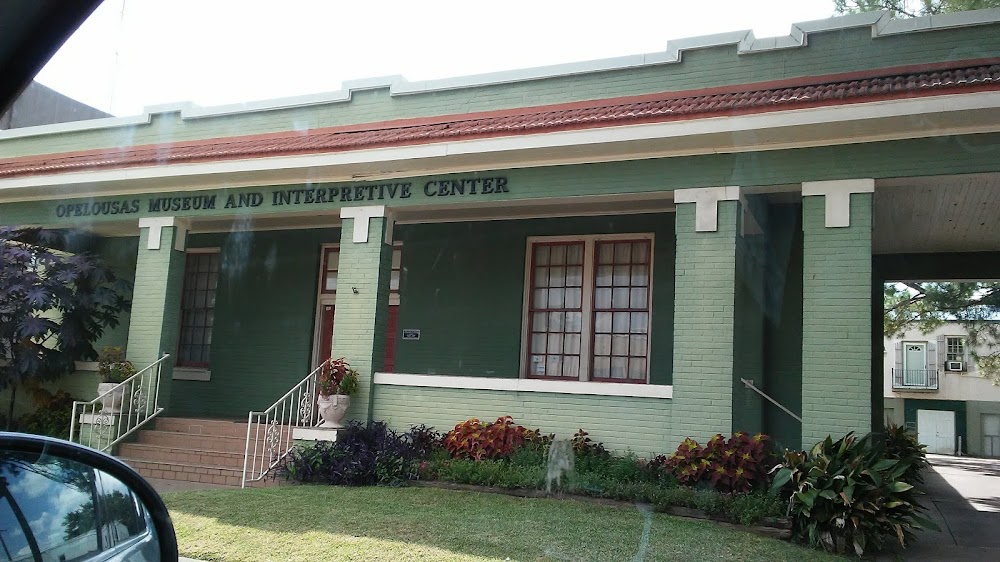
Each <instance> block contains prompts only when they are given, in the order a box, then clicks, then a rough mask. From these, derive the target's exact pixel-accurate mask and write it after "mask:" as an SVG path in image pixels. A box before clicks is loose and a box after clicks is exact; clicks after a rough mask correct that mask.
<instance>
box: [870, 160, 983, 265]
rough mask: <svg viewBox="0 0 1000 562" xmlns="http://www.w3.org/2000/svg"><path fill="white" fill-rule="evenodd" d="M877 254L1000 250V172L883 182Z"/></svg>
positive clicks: (877, 203) (874, 245) (874, 242)
mask: <svg viewBox="0 0 1000 562" xmlns="http://www.w3.org/2000/svg"><path fill="white" fill-rule="evenodd" d="M873 218H874V233H873V235H872V236H873V238H872V251H873V252H874V253H876V254H904V253H931V252H987V251H1000V173H991V174H969V175H960V176H935V177H920V178H897V179H891V180H880V181H879V182H878V183H877V185H876V189H875V207H874V217H873Z"/></svg>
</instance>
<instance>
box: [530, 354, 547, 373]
mask: <svg viewBox="0 0 1000 562" xmlns="http://www.w3.org/2000/svg"><path fill="white" fill-rule="evenodd" d="M528 368H529V369H531V374H532V375H536V376H544V375H545V356H544V355H532V356H531V365H530V366H529V367H528Z"/></svg>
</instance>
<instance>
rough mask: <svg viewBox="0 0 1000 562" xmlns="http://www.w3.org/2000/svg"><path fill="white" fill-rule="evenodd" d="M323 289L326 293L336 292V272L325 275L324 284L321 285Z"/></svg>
mask: <svg viewBox="0 0 1000 562" xmlns="http://www.w3.org/2000/svg"><path fill="white" fill-rule="evenodd" d="M323 288H324V289H325V290H327V291H336V290H337V272H336V271H332V272H330V273H327V274H326V283H325V284H324V285H323Z"/></svg>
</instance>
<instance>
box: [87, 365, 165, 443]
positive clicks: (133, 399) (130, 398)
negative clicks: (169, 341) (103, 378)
mask: <svg viewBox="0 0 1000 562" xmlns="http://www.w3.org/2000/svg"><path fill="white" fill-rule="evenodd" d="M169 357H170V355H169V354H166V353H164V354H163V357H160V358H159V359H157V360H156V361H154V362H153V363H151V364H150V365H149V366H147V367H145V368H143V369H142V370H141V371H139V372H138V373H136V374H134V375H132V376H131V377H129V378H127V379H125V380H124V381H123V382H121V383H119V384H117V385H115V387H114V388H111V389H109V390H107V391H106V392H103V393H101V394H100V395H99V396H98V397H97V398H94V399H93V400H90V401H89V402H80V401H76V402H73V418H72V419H71V420H70V425H69V440H70V441H73V442H75V443H79V444H81V445H86V446H88V447H91V448H94V449H98V450H100V451H105V452H108V451H111V448H112V447H114V446H115V445H117V444H118V443H119V442H120V441H121V440H122V439H125V438H126V437H128V435H129V434H131V433H132V432H134V431H135V430H137V429H139V428H140V427H142V426H143V425H145V424H146V423H147V422H149V420H151V419H153V418H154V417H156V416H157V415H159V414H160V412H162V411H163V408H161V407H160V372H161V371H162V370H163V364H164V362H165V361H166V360H167V359H168V358H169Z"/></svg>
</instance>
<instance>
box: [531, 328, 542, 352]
mask: <svg viewBox="0 0 1000 562" xmlns="http://www.w3.org/2000/svg"><path fill="white" fill-rule="evenodd" d="M531 352H532V353H545V334H544V333H543V334H539V333H533V334H531Z"/></svg>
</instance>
